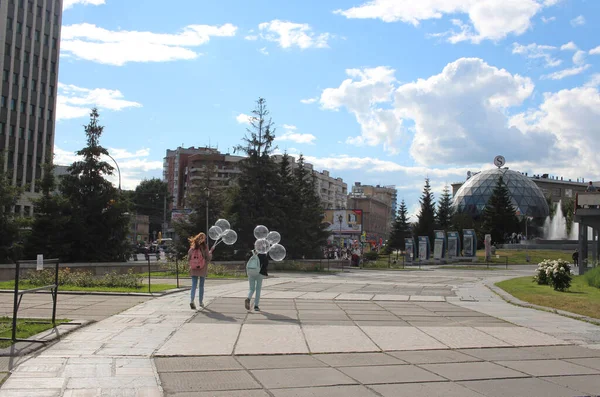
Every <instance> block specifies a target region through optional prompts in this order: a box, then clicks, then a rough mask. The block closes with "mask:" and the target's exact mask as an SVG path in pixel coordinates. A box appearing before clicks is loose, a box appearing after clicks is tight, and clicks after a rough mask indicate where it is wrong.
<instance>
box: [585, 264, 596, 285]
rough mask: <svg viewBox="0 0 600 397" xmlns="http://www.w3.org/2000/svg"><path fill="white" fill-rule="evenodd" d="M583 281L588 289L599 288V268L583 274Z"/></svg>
mask: <svg viewBox="0 0 600 397" xmlns="http://www.w3.org/2000/svg"><path fill="white" fill-rule="evenodd" d="M583 279H584V280H585V281H586V282H587V284H588V285H589V286H590V287H596V288H600V266H596V267H595V268H593V269H591V270H588V271H587V272H585V274H584V275H583Z"/></svg>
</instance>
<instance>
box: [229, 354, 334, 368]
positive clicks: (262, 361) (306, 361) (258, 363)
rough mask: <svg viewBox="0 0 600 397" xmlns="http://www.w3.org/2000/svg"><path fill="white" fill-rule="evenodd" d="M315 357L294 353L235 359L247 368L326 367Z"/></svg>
mask: <svg viewBox="0 0 600 397" xmlns="http://www.w3.org/2000/svg"><path fill="white" fill-rule="evenodd" d="M317 357H318V356H309V355H296V354H294V355H283V356H237V360H238V361H239V362H240V363H241V364H242V365H243V366H244V367H246V368H248V369H285V368H318V367H326V366H327V365H325V364H324V363H323V362H321V361H319V360H318V359H317Z"/></svg>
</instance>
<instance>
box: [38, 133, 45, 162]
mask: <svg viewBox="0 0 600 397" xmlns="http://www.w3.org/2000/svg"><path fill="white" fill-rule="evenodd" d="M43 134H44V133H43V132H42V131H38V143H39V144H41V143H42V135H43ZM38 164H39V162H38Z"/></svg>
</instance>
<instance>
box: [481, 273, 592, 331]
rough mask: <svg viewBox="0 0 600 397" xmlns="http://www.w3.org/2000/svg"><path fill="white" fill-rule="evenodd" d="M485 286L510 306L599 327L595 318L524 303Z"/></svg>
mask: <svg viewBox="0 0 600 397" xmlns="http://www.w3.org/2000/svg"><path fill="white" fill-rule="evenodd" d="M485 286H486V287H488V288H489V289H490V290H491V291H492V292H494V293H495V294H496V295H498V296H499V297H501V298H502V299H503V300H504V301H506V302H508V303H510V304H512V305H515V306H520V307H525V308H528V309H535V310H541V311H544V312H550V313H554V314H558V315H560V316H563V317H569V318H572V319H574V320H579V321H585V322H587V323H590V324H593V325H597V326H600V320H599V319H597V318H592V317H588V316H584V315H583V314H576V313H571V312H567V311H565V310H560V309H554V308H552V307H547V306H540V305H535V304H533V303H529V302H524V301H522V300H520V299H518V298H515V297H514V296H512V295H511V294H509V293H508V292H506V291H504V290H503V289H502V288H500V287H497V286H495V285H494V284H488V283H485Z"/></svg>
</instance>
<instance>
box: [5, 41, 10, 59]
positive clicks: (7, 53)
mask: <svg viewBox="0 0 600 397" xmlns="http://www.w3.org/2000/svg"><path fill="white" fill-rule="evenodd" d="M4 55H6V56H7V57H9V56H10V44H8V43H6V44H4Z"/></svg>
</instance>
